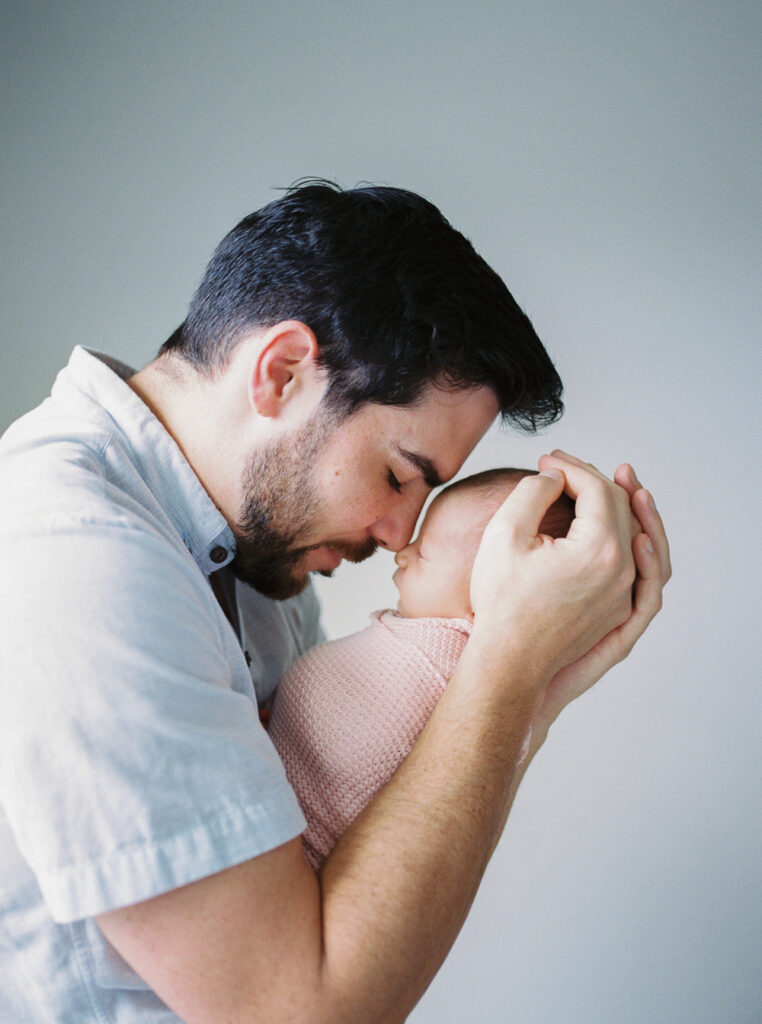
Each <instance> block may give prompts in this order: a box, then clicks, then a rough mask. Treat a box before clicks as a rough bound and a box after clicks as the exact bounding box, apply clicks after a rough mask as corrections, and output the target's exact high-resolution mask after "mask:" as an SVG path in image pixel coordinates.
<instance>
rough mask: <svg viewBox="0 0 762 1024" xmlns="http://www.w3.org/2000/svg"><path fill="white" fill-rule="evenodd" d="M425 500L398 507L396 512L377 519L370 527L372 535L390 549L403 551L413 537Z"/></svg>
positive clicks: (382, 545)
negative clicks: (412, 504)
mask: <svg viewBox="0 0 762 1024" xmlns="http://www.w3.org/2000/svg"><path fill="white" fill-rule="evenodd" d="M422 506H423V502H420V503H416V504H415V506H411V505H408V506H407V507H406V508H398V509H397V510H396V511H395V512H393V513H390V514H388V515H385V516H383V518H381V519H377V520H376V522H375V523H374V524H373V525H372V526H371V527H370V535H371V537H373V539H374V540H375V541H376V542H377V543H378V544H380V545H381V547H382V548H387V550H389V551H397V552H399V551H401V550H402V549H403V548H405V547H407V545H408V544H409V543H410V541H411V539H412V537H413V531H414V530H415V524H416V522H417V521H418V514H419V512H420V511H421V507H422Z"/></svg>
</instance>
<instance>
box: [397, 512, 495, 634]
mask: <svg viewBox="0 0 762 1024" xmlns="http://www.w3.org/2000/svg"><path fill="white" fill-rule="evenodd" d="M478 500H479V499H478V498H475V497H474V496H473V495H470V496H467V495H458V494H447V493H446V492H444V493H443V494H441V495H439V496H438V497H436V498H435V499H434V501H433V502H432V503H431V505H430V506H429V510H428V512H427V513H426V516H425V518H424V520H423V523H422V524H421V528H420V530H419V531H418V535H417V536H416V538H415V539H414V540H412V541H411V542H410V543H409V544H407V545H406V546H405V547H404V548H403V549H402V550H401V551H398V552H397V554H396V555H395V558H394V560H395V562H396V563H397V566H398V568H397V571H396V572H395V574H394V577H393V580H394V585H395V586H396V587H397V590H398V591H399V595H400V596H399V601H398V603H397V611H398V612H399V614H400V615H404V616H406V617H408V618H416V617H425V616H434V617H440V616H441V617H443V618H448V619H453V618H464V619H470V618H472V617H473V611H472V609H471V599H470V587H469V584H470V580H471V558H470V557H469V555H471V551H470V550H469V549H470V547H471V544H470V543H469V541H470V538H469V536H468V535H469V534H470V533H471V532H472V529H471V515H470V513H471V507H472V504H473V503H474V502H478ZM464 540H465V543H464ZM476 546H477V545H476V543H474V545H473V548H474V550H473V554H474V555H475V554H476Z"/></svg>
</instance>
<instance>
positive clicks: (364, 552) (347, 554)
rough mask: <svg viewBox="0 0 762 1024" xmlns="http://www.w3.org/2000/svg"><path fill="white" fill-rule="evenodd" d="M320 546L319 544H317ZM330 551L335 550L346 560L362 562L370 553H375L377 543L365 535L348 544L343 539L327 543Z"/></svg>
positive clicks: (355, 562)
mask: <svg viewBox="0 0 762 1024" xmlns="http://www.w3.org/2000/svg"><path fill="white" fill-rule="evenodd" d="M317 546H318V547H320V546H321V545H317ZM328 546H329V547H330V549H331V551H335V552H336V553H337V554H338V555H341V557H342V558H343V559H344V560H345V561H347V562H353V563H354V564H357V563H358V562H364V561H366V559H368V558H370V557H371V555H375V553H376V552H377V551H378V544H377V543H376V541H375V540H373V538H372V537H367V538H366V539H365V540H363V541H358V542H357V543H354V544H350V543H348V542H345V541H337V542H336V543H335V544H329V545H328Z"/></svg>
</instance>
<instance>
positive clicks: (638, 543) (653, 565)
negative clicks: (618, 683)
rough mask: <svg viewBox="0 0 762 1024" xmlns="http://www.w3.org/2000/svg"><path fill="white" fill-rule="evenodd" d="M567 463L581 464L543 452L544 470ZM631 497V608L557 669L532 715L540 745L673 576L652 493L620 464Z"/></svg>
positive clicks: (654, 608) (639, 626)
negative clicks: (634, 575) (619, 621)
mask: <svg viewBox="0 0 762 1024" xmlns="http://www.w3.org/2000/svg"><path fill="white" fill-rule="evenodd" d="M568 464H575V465H580V466H581V465H583V464H582V463H580V462H579V460H577V459H574V458H573V457H572V456H570V455H565V454H563V453H561V452H554V454H553V455H552V456H544V457H543V458H542V459H541V460H540V466H541V468H543V469H546V468H547V469H553V468H560V467H561V466H564V467H565V466H566V465H568ZM614 480H615V481H616V483H617V484H618V485H619V486H620V487H622V488H623V489H624V490H625V491H626V493H627V495H628V497H629V500H630V503H631V508H632V511H633V514H634V517H635V519H636V521H637V523H638V525H639V531H638V532H637V533H636V534H635V536H634V537H633V539H632V552H633V556H634V559H635V566H636V569H637V578H636V580H635V585H634V588H633V607H632V613H631V614H630V616H629V618H628V619H627V620H626V622H624V623H622V625H620V626H618V627H617V628H616V629H613V630H612V631H611V632H610V633H608V634H607V635H606V636H604V637H603V638H602V639H601V640H600V641H599V642H598V643H597V644H596V645H595V646H594V647H593V648H592V649H591V650H590V651H588V652H587V654H585V655H583V656H582V657H581V658H579V659H578V660H577V661H575V662H573V663H572V664H570V665H568V666H567V667H566V668H564V669H562V670H561V671H560V672H558V673H557V674H556V675H555V676H554V678H553V680H552V681H551V683H550V685H549V686H548V688H547V690H546V691H545V696H544V700H543V704H542V707H541V708H540V711H539V712H538V714H537V715H536V716H535V718H534V720H533V741H534V742H533V746H535V744H537V745H538V746H539V744H541V742H542V739H543V738H544V736H545V735H546V734H547V731H548V729H549V728H550V726H551V725H552V724H553V722H554V721H555V720H556V718H558V716H559V714H560V713H561V711H563V709H564V708H565V707H566V706H567V704H570V703H571V702H572V701H573V700H576V698H577V697H579V696H580V695H581V694H583V693H584V692H585V691H586V690H588V689H590V687H591V686H593V684H594V683H596V682H597V681H598V680H599V679H600V678H601V677H602V676H603V675H604V674H605V673H606V672H608V670H609V669H610V668H611V667H612V666H613V665H616V664H617V663H618V662H620V661H622V660H623V659H624V658H626V657H627V655H628V654H629V653H630V651H631V650H632V648H633V647H634V645H635V643H636V641H637V640H638V639H639V638H640V637H641V636H642V635H643V633H644V631H645V630H646V628H647V627H648V625H649V623H650V622H651V620H652V619H653V618H654V616H655V615H656V614H657V613H658V612H659V611H660V610H661V606H662V591H663V589H664V587H665V585H666V584H667V582H668V581H669V579H670V577H671V575H672V565H671V562H670V557H669V543H668V541H667V536H666V533H665V531H664V524H663V523H662V520H661V516H660V515H659V513H658V512H657V510H656V506H655V504H654V501H653V497H652V495H651V494H650V493H649V492H648V491H647V490H645V488H644V487H643V486H642V484H641V483H640V481H639V480H638V478H637V476H636V475H635V471H634V470H633V468H632V466H630V465H629V464H628V463H623V464H622V465H621V466H619V467H618V469H617V471H616V473H615V474H614Z"/></svg>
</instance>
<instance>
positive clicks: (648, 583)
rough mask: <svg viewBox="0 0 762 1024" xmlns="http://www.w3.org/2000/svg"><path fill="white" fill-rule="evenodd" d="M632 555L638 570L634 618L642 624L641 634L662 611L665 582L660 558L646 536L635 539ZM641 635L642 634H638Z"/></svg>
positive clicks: (639, 535)
mask: <svg viewBox="0 0 762 1024" xmlns="http://www.w3.org/2000/svg"><path fill="white" fill-rule="evenodd" d="M632 553H633V556H634V558H635V566H636V568H637V570H638V578H637V580H636V582H635V596H634V600H633V616H637V618H638V620H639V622H640V632H642V631H643V630H644V629H645V628H646V626H647V625H648V623H649V622H650V621H651V619H652V618H653V617H654V615H656V613H657V612H659V611H660V610H661V606H662V590H663V589H664V580H663V578H662V570H661V563H660V561H659V556H658V555H657V553H656V551H655V549H654V548H653V545H651V544H650V540H649V538H648V536H647V535H646V534H643V533H641V534H638V536H637V537H636V538H635V540H634V541H633V545H632ZM639 635H640V633H638V636H639Z"/></svg>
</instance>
